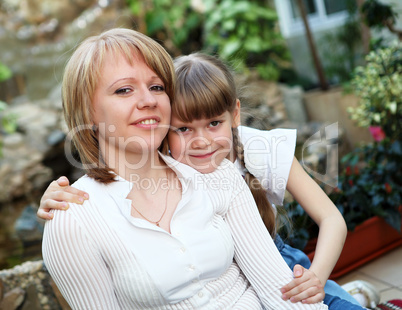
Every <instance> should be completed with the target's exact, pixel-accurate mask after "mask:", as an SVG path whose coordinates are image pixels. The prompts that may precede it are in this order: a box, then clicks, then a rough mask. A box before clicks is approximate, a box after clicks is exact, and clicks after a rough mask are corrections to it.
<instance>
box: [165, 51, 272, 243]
mask: <svg viewBox="0 0 402 310" xmlns="http://www.w3.org/2000/svg"><path fill="white" fill-rule="evenodd" d="M174 65H175V70H176V97H175V101H174V102H172V114H175V115H176V116H177V117H178V118H179V119H180V120H181V121H183V122H192V121H193V120H197V119H201V118H213V117H216V116H218V115H221V114H223V113H225V112H226V111H229V112H230V113H233V111H234V110H235V108H236V101H237V98H238V96H237V90H236V83H235V80H234V76H233V73H232V71H231V70H230V69H229V66H227V65H226V64H225V63H224V62H222V61H221V60H220V59H218V58H216V57H214V56H210V55H207V54H203V53H193V54H190V55H187V56H181V57H178V58H176V59H175V60H174ZM232 134H233V149H234V150H235V152H236V156H237V158H238V159H239V161H240V163H241V164H242V166H243V168H244V167H245V164H244V149H243V145H242V143H241V141H240V137H239V133H238V130H237V128H233V129H232ZM245 181H246V183H247V185H248V186H249V187H250V190H251V193H252V194H253V197H254V200H255V202H256V204H257V207H258V210H259V211H260V214H261V217H262V219H263V221H264V224H265V226H266V227H267V229H268V231H269V232H270V234H271V235H272V236H274V235H275V233H276V230H275V227H276V225H275V212H274V210H273V208H272V206H271V204H270V202H269V201H268V198H267V195H266V191H265V189H264V188H263V187H262V185H261V183H260V182H259V181H258V180H257V179H256V178H255V177H254V175H252V174H251V173H250V172H248V171H247V170H246V175H245Z"/></svg>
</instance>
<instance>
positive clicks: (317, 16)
mask: <svg viewBox="0 0 402 310" xmlns="http://www.w3.org/2000/svg"><path fill="white" fill-rule="evenodd" d="M333 1H337V0H333ZM314 2H315V5H316V8H317V12H316V13H314V14H310V15H308V20H309V25H310V28H311V30H312V31H313V32H314V31H315V30H317V31H322V30H328V29H331V28H335V27H338V26H341V25H343V24H344V23H345V21H346V19H347V18H348V12H347V11H340V12H337V13H333V14H331V15H327V14H326V12H325V4H324V0H314ZM275 6H276V10H277V12H278V17H279V26H280V28H281V32H282V35H283V36H284V37H285V38H290V37H294V36H300V35H302V34H304V33H305V29H304V25H303V21H302V19H301V18H296V19H295V18H294V17H293V15H292V7H291V0H275Z"/></svg>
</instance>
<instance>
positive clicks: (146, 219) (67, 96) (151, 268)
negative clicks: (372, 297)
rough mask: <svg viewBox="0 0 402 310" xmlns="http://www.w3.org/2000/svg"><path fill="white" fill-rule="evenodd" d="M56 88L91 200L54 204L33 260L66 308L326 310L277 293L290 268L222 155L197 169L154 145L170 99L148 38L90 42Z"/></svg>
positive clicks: (120, 32) (112, 36)
mask: <svg viewBox="0 0 402 310" xmlns="http://www.w3.org/2000/svg"><path fill="white" fill-rule="evenodd" d="M62 89H63V107H64V113H65V118H66V122H67V125H68V127H69V130H70V134H71V135H72V139H73V142H74V144H75V146H76V148H77V150H78V152H79V155H80V158H81V161H82V162H83V165H84V167H85V170H86V175H85V176H84V177H82V178H80V179H79V180H78V181H77V182H76V183H75V184H74V187H76V188H78V189H80V190H82V191H85V192H87V193H88V194H89V196H90V197H91V198H90V199H89V200H87V201H85V203H84V204H85V207H81V206H79V205H77V204H74V203H72V204H70V208H69V209H68V210H67V211H58V210H56V211H54V220H52V221H48V222H47V223H46V225H45V232H44V237H43V258H44V262H45V264H46V266H47V268H48V270H49V272H50V274H51V276H52V278H53V279H54V281H55V282H56V284H57V286H58V287H59V289H60V291H61V292H62V294H63V296H64V297H65V298H66V300H67V301H68V303H69V304H70V305H71V307H72V308H74V309H261V308H262V307H265V308H267V309H326V308H327V307H326V306H325V305H323V303H315V304H303V303H292V302H290V301H285V300H283V299H282V293H281V291H280V289H281V288H282V287H283V286H285V285H286V284H287V283H289V282H290V281H291V280H292V278H293V276H292V271H291V270H290V269H289V267H288V266H287V265H286V263H285V261H284V260H283V259H282V257H281V256H280V254H279V252H278V251H277V249H276V247H275V245H274V243H273V240H272V239H271V237H270V235H269V233H268V232H267V230H266V229H265V226H264V224H263V222H262V221H261V217H260V216H259V214H258V210H257V207H256V205H255V202H254V199H253V198H252V196H251V193H250V191H249V189H248V188H247V186H245V183H244V182H243V179H242V177H241V175H240V174H239V173H238V171H237V170H236V168H235V167H234V165H233V164H232V163H231V162H230V161H228V160H226V159H222V160H220V161H221V163H220V165H219V167H218V168H217V169H216V170H215V171H214V172H212V173H209V174H201V173H199V172H197V171H196V170H194V169H193V168H191V167H189V166H187V165H184V164H182V163H179V162H177V161H175V160H174V159H173V158H171V157H169V156H164V155H162V154H161V153H159V152H158V150H159V148H160V146H161V144H162V141H163V140H164V138H165V136H166V134H167V132H168V128H169V122H170V117H171V107H170V103H171V102H172V103H173V102H174V70H173V64H172V63H171V59H170V57H169V55H168V54H167V53H166V51H165V50H164V49H163V48H162V47H161V46H160V45H159V44H157V43H156V42H154V41H153V40H151V39H150V38H148V37H146V36H144V35H142V34H140V33H138V32H135V31H132V30H127V29H113V30H110V31H107V32H105V33H103V34H101V35H99V36H96V37H91V38H89V39H87V40H85V41H84V42H83V43H82V44H81V45H80V46H79V47H78V49H77V50H76V51H75V52H74V54H73V56H72V57H71V59H70V60H69V62H68V64H67V66H66V69H65V74H64V77H63V87H62ZM234 260H235V261H234Z"/></svg>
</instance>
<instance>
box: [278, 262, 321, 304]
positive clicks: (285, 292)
mask: <svg viewBox="0 0 402 310" xmlns="http://www.w3.org/2000/svg"><path fill="white" fill-rule="evenodd" d="M293 274H294V276H295V279H294V280H293V281H291V282H290V283H288V284H286V285H285V286H284V287H282V288H281V292H282V298H283V299H284V300H288V299H289V300H290V301H291V302H298V301H301V302H302V303H305V304H312V303H316V302H320V301H322V300H323V299H324V297H325V292H324V285H323V284H322V283H321V281H320V280H319V279H318V277H317V276H316V275H315V273H314V272H313V271H311V270H309V269H305V268H304V267H302V266H301V265H295V266H294V268H293Z"/></svg>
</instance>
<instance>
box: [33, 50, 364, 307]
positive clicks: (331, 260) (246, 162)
mask: <svg viewBox="0 0 402 310" xmlns="http://www.w3.org/2000/svg"><path fill="white" fill-rule="evenodd" d="M175 70H176V74H177V89H176V100H175V101H174V102H172V120H171V127H172V128H171V129H170V132H169V134H168V142H169V150H170V155H171V156H172V157H173V158H175V159H176V160H178V161H180V162H182V163H185V164H187V165H190V166H191V167H193V168H194V169H196V170H198V171H200V172H202V173H210V172H213V171H214V170H215V169H216V168H217V167H218V166H219V165H220V163H221V162H222V161H223V159H224V158H228V159H230V160H231V161H232V162H235V165H236V166H237V167H238V169H239V170H240V171H241V172H242V174H243V176H244V179H245V181H246V182H247V183H248V185H249V187H250V189H251V191H252V193H253V196H254V199H255V201H256V203H257V206H258V208H259V211H260V214H261V216H262V218H263V221H264V223H265V225H266V227H267V229H268V231H269V232H270V234H271V235H272V236H273V237H274V238H275V243H276V245H277V247H278V249H279V251H280V253H281V254H282V256H283V258H284V259H285V261H286V262H287V263H288V265H289V267H290V268H291V269H293V270H294V274H295V279H294V280H293V281H292V282H290V283H289V284H288V285H286V286H284V287H283V288H282V289H281V291H282V293H283V299H285V300H286V299H290V300H291V301H292V302H297V301H302V302H304V303H315V302H318V301H320V300H322V299H323V298H324V294H325V298H324V303H325V304H327V305H328V306H329V308H330V309H362V308H361V306H359V305H358V303H357V301H356V300H355V299H354V298H353V297H352V296H350V295H349V294H348V293H347V292H346V291H344V290H343V289H342V288H341V287H340V286H339V285H337V284H336V283H335V282H333V281H331V280H329V281H327V280H328V277H329V275H330V274H331V271H332V269H333V267H334V266H335V263H336V261H337V260H338V257H339V255H340V253H341V250H342V247H343V243H344V240H345V237H346V225H345V222H344V220H343V217H342V215H341V214H340V213H339V211H338V210H337V208H336V207H335V205H334V204H333V203H332V202H331V200H330V199H329V198H328V197H327V195H326V194H325V193H324V192H323V191H322V189H321V188H320V187H319V186H318V185H317V184H316V183H315V181H314V180H312V179H311V178H310V177H309V176H308V174H307V173H306V172H305V171H304V170H303V168H302V167H301V165H300V164H299V162H298V161H297V160H296V159H295V157H294V148H295V142H296V132H295V130H286V129H275V130H271V131H260V130H256V129H252V128H247V127H243V126H239V125H240V101H239V100H238V99H237V98H238V96H237V94H236V87H235V83H234V80H233V75H232V73H231V72H230V70H229V69H228V68H227V67H226V66H225V65H224V64H223V63H222V62H221V61H220V60H218V59H217V58H215V57H212V56H208V55H205V54H201V53H195V54H191V55H189V56H183V57H179V58H177V59H176V60H175ZM243 145H244V147H243ZM64 182H65V181H64ZM64 184H66V183H64ZM60 185H63V183H62V182H60ZM67 185H68V181H67ZM60 188H61V189H63V192H60ZM285 190H288V191H289V192H290V193H291V194H292V195H293V197H294V198H295V199H296V200H297V201H298V202H299V203H300V205H301V206H302V207H303V208H304V209H305V210H306V212H307V213H308V214H309V216H311V218H312V219H313V220H314V221H315V223H317V225H318V226H319V236H318V242H317V248H316V254H315V257H314V260H313V262H312V263H310V261H309V259H308V257H307V256H306V255H305V254H304V253H303V252H302V251H300V250H298V249H295V248H292V247H290V246H288V245H286V244H284V243H283V241H282V240H281V238H280V237H279V235H277V234H276V226H277V225H276V209H275V207H274V206H273V205H271V204H270V202H272V203H274V204H277V205H281V204H282V203H283V198H284V194H285ZM77 197H78V202H80V201H81V202H82V201H83V199H84V198H83V197H84V194H83V193H82V192H80V191H78V190H77V189H74V188H71V187H60V186H59V185H58V184H57V183H56V182H53V183H52V184H51V185H50V186H49V188H48V189H47V191H46V192H45V194H44V196H43V197H42V200H41V207H40V209H39V211H38V216H39V217H41V218H44V219H50V218H51V214H50V213H47V211H48V210H49V209H51V208H54V209H66V208H67V204H66V203H65V202H64V201H70V202H76V201H77ZM86 198H88V197H86ZM61 201H63V202H61ZM300 265H301V266H303V267H304V268H307V269H304V268H302V267H301V266H300ZM325 283H326V285H325V293H324V289H323V287H324V284H325Z"/></svg>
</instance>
